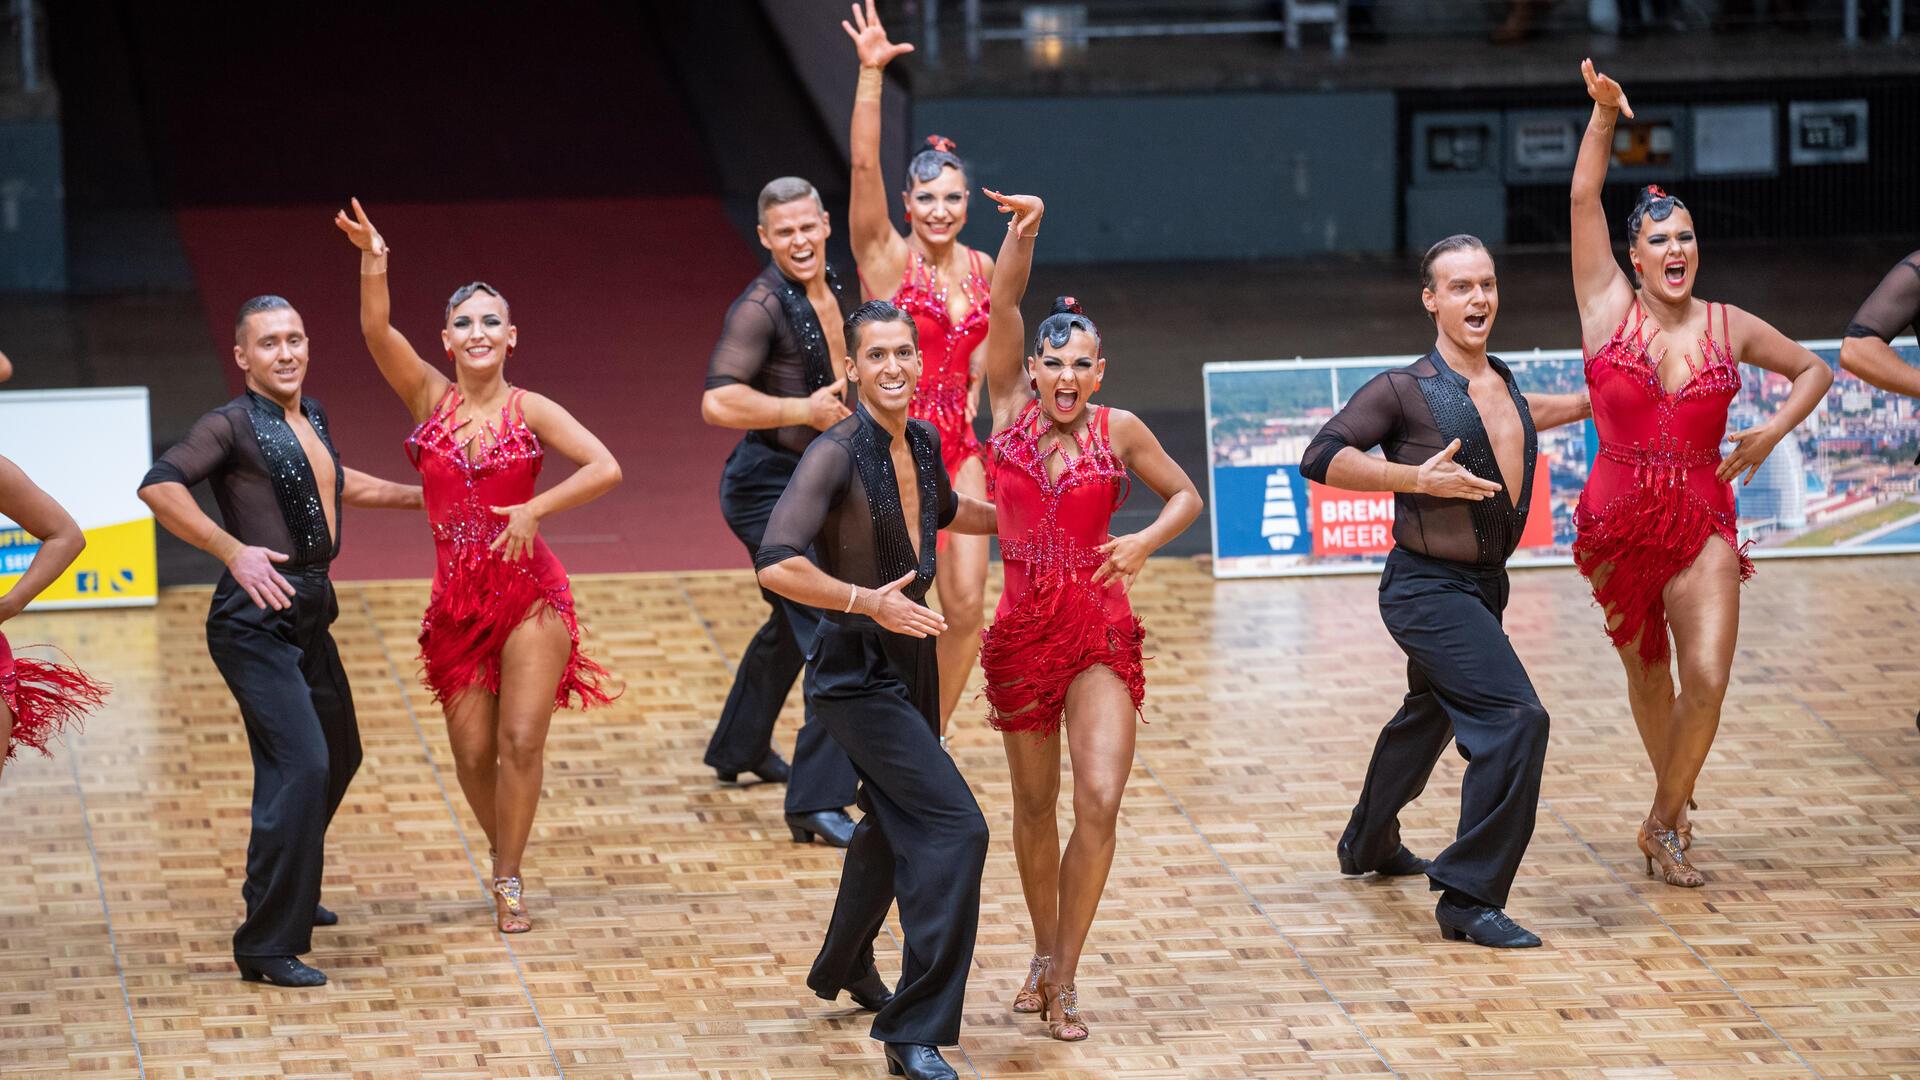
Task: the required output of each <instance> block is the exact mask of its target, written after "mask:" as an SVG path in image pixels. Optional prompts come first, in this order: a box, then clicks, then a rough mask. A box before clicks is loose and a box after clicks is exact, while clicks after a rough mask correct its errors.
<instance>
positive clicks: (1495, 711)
mask: <svg viewBox="0 0 1920 1080" xmlns="http://www.w3.org/2000/svg"><path fill="white" fill-rule="evenodd" d="M1507 591H1508V585H1507V571H1506V568H1505V567H1478V566H1469V565H1466V564H1463V563H1455V562H1449V561H1446V560H1443V559H1434V558H1429V557H1427V556H1424V555H1416V554H1414V553H1412V552H1409V551H1406V550H1403V549H1400V548H1395V549H1394V551H1393V553H1392V554H1390V555H1388V556H1387V565H1386V568H1385V569H1384V570H1382V571H1381V573H1380V617H1381V619H1383V620H1384V621H1385V622H1386V624H1387V632H1388V633H1390V634H1392V635H1393V640H1394V641H1395V642H1396V643H1398V644H1399V646H1400V648H1401V650H1402V651H1404V652H1405V653H1406V654H1407V696H1406V700H1405V702H1404V703H1402V704H1401V706H1400V711H1399V712H1398V713H1396V714H1394V717H1393V719H1392V720H1391V721H1389V722H1388V723H1387V726H1386V727H1385V728H1384V729H1382V730H1381V732H1380V739H1379V741H1378V742H1377V743H1375V744H1374V748H1373V760H1372V762H1371V763H1369V764H1368V766H1367V782H1366V786H1365V787H1364V788H1362V789H1361V792H1360V802H1359V804H1358V805H1356V806H1355V807H1354V808H1353V817H1352V819H1351V820H1349V822H1348V823H1347V832H1346V836H1345V838H1344V839H1343V840H1342V843H1344V844H1346V845H1347V847H1348V850H1349V851H1350V852H1351V853H1352V855H1353V858H1354V861H1355V862H1356V863H1358V865H1359V866H1360V868H1361V869H1362V870H1369V869H1372V868H1373V867H1375V866H1378V865H1379V864H1380V862H1381V861H1382V860H1384V859H1386V858H1387V857H1388V856H1389V855H1392V854H1393V852H1394V850H1395V849H1396V848H1398V847H1399V845H1400V820H1399V814H1400V809H1401V808H1402V807H1404V806H1406V805H1407V804H1408V803H1410V802H1412V801H1413V800H1414V799H1415V798H1416V797H1418V796H1419V794H1420V792H1421V791H1422V790H1423V789H1424V788H1425V787H1426V786H1427V778H1428V777H1429V776H1430V775H1432V773H1433V765H1434V762H1436V761H1438V760H1439V759H1440V755H1441V753H1443V752H1444V751H1445V750H1446V748H1447V741H1448V739H1449V738H1451V739H1453V740H1454V741H1455V742H1456V743H1457V744H1458V745H1459V748H1460V756H1461V757H1463V758H1465V759H1466V760H1467V771H1466V775H1465V776H1464V777H1463V778H1462V780H1461V783H1460V826H1459V829H1458V831H1457V832H1456V834H1455V838H1454V842H1453V843H1452V844H1451V845H1449V846H1448V847H1447V848H1446V850H1444V851H1442V852H1441V853H1440V854H1439V855H1438V856H1436V857H1435V858H1434V860H1433V865H1432V866H1431V867H1429V868H1428V870H1427V876H1428V877H1429V878H1431V879H1432V881H1433V887H1434V888H1435V889H1440V888H1451V889H1454V890H1457V891H1459V892H1462V893H1465V894H1467V895H1469V896H1472V897H1474V898H1475V899H1477V900H1479V901H1481V902H1483V903H1487V904H1492V905H1493V906H1495V907H1505V906H1506V903H1507V893H1508V891H1509V890H1510V889H1511V888H1512V887H1513V877H1514V874H1515V872H1517V871H1518V870H1519V868H1520V858H1521V856H1522V855H1524V854H1526V850H1527V842H1528V841H1529V840H1531V839H1532V838H1533V817H1534V810H1535V808H1536V806H1537V805H1538V803H1539V801H1540V770H1541V767H1542V766H1543V765H1544V764H1545V762H1546V756H1547V710H1546V709H1544V708H1542V707H1541V705H1540V698H1539V695H1537V694H1535V693H1534V691H1533V683H1532V681H1531V680H1529V679H1528V678H1527V672H1526V669H1525V668H1523V667H1521V666H1520V658H1519V657H1518V656H1516V655H1514V651H1513V644H1512V642H1510V641H1509V640H1508V639H1507V634H1506V631H1505V630H1504V629H1502V628H1501V625H1500V617H1501V614H1502V613H1503V612H1504V611H1505V610H1506V607H1507Z"/></svg>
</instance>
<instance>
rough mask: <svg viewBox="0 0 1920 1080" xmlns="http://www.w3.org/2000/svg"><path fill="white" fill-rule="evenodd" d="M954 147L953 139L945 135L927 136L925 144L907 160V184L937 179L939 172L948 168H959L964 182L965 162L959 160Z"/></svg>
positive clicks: (965, 180)
mask: <svg viewBox="0 0 1920 1080" xmlns="http://www.w3.org/2000/svg"><path fill="white" fill-rule="evenodd" d="M955 149H956V148H955V146H954V144H953V140H952V139H949V138H947V137H946V136H945V135H929V136H927V143H926V145H925V146H923V147H921V148H920V150H919V151H918V152H917V153H915V154H914V155H913V159H912V160H910V161H908V162H907V182H908V184H909V185H912V184H916V183H918V184H924V183H927V182H928V181H930V180H938V179H939V178H940V174H941V172H943V171H944V170H946V169H950V168H951V169H959V170H960V180H961V182H962V183H963V184H965V183H966V182H967V163H966V162H964V161H961V160H960V155H959V154H956V153H954V150H955Z"/></svg>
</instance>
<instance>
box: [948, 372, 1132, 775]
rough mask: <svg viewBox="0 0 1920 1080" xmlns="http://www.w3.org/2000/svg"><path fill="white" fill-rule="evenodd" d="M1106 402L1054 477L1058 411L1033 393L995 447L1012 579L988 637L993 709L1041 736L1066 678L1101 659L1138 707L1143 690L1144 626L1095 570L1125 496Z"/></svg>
mask: <svg viewBox="0 0 1920 1080" xmlns="http://www.w3.org/2000/svg"><path fill="white" fill-rule="evenodd" d="M1107 416H1108V410H1107V409H1106V408H1104V407H1099V408H1095V409H1094V412H1093V416H1092V418H1091V420H1090V421H1089V423H1088V424H1087V433H1086V436H1085V438H1084V441H1081V442H1080V444H1079V452H1078V453H1076V454H1074V455H1073V457H1072V458H1071V460H1068V461H1066V462H1065V463H1064V464H1063V467H1062V468H1061V470H1060V476H1059V478H1058V479H1055V480H1049V479H1048V478H1047V458H1048V457H1051V456H1052V455H1053V454H1055V453H1062V454H1064V453H1065V451H1064V450H1062V449H1061V447H1060V446H1059V445H1058V444H1056V445H1055V446H1054V447H1053V449H1051V450H1049V451H1047V453H1046V454H1044V455H1043V454H1042V453H1041V452H1040V437H1041V435H1043V434H1044V433H1045V431H1046V429H1047V428H1048V427H1049V426H1051V422H1050V421H1049V420H1048V419H1047V417H1046V415H1045V414H1044V413H1042V412H1041V410H1040V403H1039V402H1037V401H1036V402H1034V403H1032V404H1030V405H1028V406H1027V408H1026V411H1025V412H1023V413H1021V414H1020V419H1019V420H1018V421H1017V422H1015V423H1014V424H1013V425H1012V426H1011V427H1008V428H1006V429H1005V430H1003V431H1001V432H1000V433H999V434H998V435H995V436H994V437H993V442H992V445H991V447H990V449H989V450H988V452H987V490H988V492H990V493H991V495H992V497H993V501H994V505H995V507H997V508H998V511H999V517H1000V529H999V531H1000V555H1001V558H1002V559H1003V560H1004V561H1005V564H1006V565H1005V570H1006V588H1005V590H1004V591H1002V592H1001V594H1000V608H999V610H998V611H996V612H995V613H994V619H993V625H992V626H991V627H989V628H988V629H987V631H986V633H985V634H984V635H983V636H982V638H981V642H980V669H981V671H983V672H985V673H986V677H987V691H986V693H987V704H988V706H989V712H988V715H987V720H988V722H989V723H991V724H992V725H993V726H994V727H995V728H997V729H999V730H1001V731H1031V732H1034V733H1036V734H1039V735H1041V736H1042V737H1045V736H1049V735H1052V734H1053V733H1054V732H1056V731H1058V730H1059V729H1060V721H1061V716H1062V714H1063V713H1064V712H1065V709H1066V701H1067V687H1068V686H1070V685H1071V684H1072V683H1073V680H1074V679H1075V678H1077V677H1078V676H1079V674H1080V673H1081V672H1083V671H1085V670H1087V669H1088V668H1091V667H1093V666H1095V665H1096V664H1104V665H1106V666H1107V667H1109V668H1111V669H1112V670H1113V673H1114V674H1115V675H1118V676H1119V677H1120V681H1121V682H1123V683H1125V684H1126V686H1127V692H1128V693H1129V694H1130V695H1132V697H1133V707H1134V710H1135V711H1136V712H1137V711H1139V709H1140V705H1141V702H1142V701H1143V700H1145V698H1146V693H1147V679H1146V672H1145V670H1144V668H1143V667H1142V664H1141V656H1140V643H1141V640H1142V639H1143V638H1144V637H1145V636H1146V630H1145V628H1144V627H1143V626H1142V625H1141V623H1140V620H1139V619H1138V618H1136V617H1135V616H1134V614H1133V607H1132V605H1131V604H1129V603H1128V602H1127V594H1126V590H1125V589H1123V588H1121V586H1120V584H1119V583H1118V582H1109V583H1108V584H1106V585H1104V586H1099V585H1095V584H1093V583H1092V582H1091V581H1090V580H1089V577H1090V576H1091V575H1092V573H1093V571H1094V570H1096V569H1098V568H1099V567H1100V565H1101V564H1102V563H1104V562H1106V556H1104V555H1102V554H1100V552H1099V551H1098V550H1097V549H1098V548H1099V546H1100V545H1101V544H1104V543H1106V542H1107V540H1108V539H1109V538H1110V537H1109V534H1108V531H1107V527H1108V525H1109V524H1110V523H1111V522H1112V520H1113V512H1114V511H1115V510H1117V509H1119V508H1120V504H1121V503H1123V502H1125V501H1126V498H1127V487H1128V480H1127V469H1126V466H1125V465H1123V464H1121V462H1120V459H1119V457H1118V456H1116V455H1115V454H1114V452H1113V443H1112V441H1111V440H1110V438H1109V436H1108V432H1107Z"/></svg>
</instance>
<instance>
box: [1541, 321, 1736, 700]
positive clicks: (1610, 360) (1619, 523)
mask: <svg viewBox="0 0 1920 1080" xmlns="http://www.w3.org/2000/svg"><path fill="white" fill-rule="evenodd" d="M1715 307H1718V308H1719V309H1720V327H1721V333H1722V339H1723V340H1721V341H1716V340H1714V336H1713V320H1714V308H1715ZM1726 318H1727V315H1726V306H1725V305H1709V306H1708V308H1707V336H1706V338H1705V340H1703V341H1701V342H1700V356H1701V364H1700V366H1699V367H1697V368H1693V369H1691V371H1690V372H1689V373H1688V375H1687V379H1686V381H1685V382H1683V383H1681V384H1680V388H1679V390H1677V391H1675V392H1673V393H1668V392H1667V390H1666V388H1665V387H1664V386H1663V385H1662V384H1661V382H1660V373H1659V365H1658V362H1657V361H1656V360H1655V359H1654V357H1653V356H1652V354H1651V353H1650V352H1649V351H1648V348H1647V343H1646V342H1644V341H1642V340H1641V337H1640V333H1641V330H1642V328H1643V327H1644V325H1645V323H1646V321H1647V320H1646V315H1645V314H1644V313H1643V312H1642V311H1641V309H1640V302H1639V301H1638V300H1635V301H1634V304H1633V309H1632V310H1631V311H1630V312H1628V314H1627V316H1626V318H1623V319H1622V320H1621V321H1620V327H1619V329H1617V330H1615V331H1614V333H1613V337H1612V338H1611V339H1610V340H1609V341H1608V342H1607V343H1606V345H1605V346H1604V347H1603V348H1601V349H1600V351H1598V352H1596V353H1594V354H1592V355H1591V356H1589V357H1587V360H1586V376H1587V390H1588V393H1589V395H1590V396H1591V398H1592V400H1593V423H1594V426H1595V427H1596V428H1598V429H1599V433H1600V454H1599V456H1598V457H1597V458H1595V459H1594V463H1593V472H1592V474H1591V475H1589V476H1588V477H1587V486H1586V487H1585V488H1584V489H1583V490H1582V491H1581V492H1580V503H1579V505H1578V506H1577V507H1576V508H1575V510H1574V524H1575V526H1576V528H1577V529H1578V533H1579V535H1578V539H1576V540H1575V541H1574V544H1573V558H1574V561H1575V562H1576V563H1577V564H1578V565H1579V567H1580V572H1581V573H1582V574H1585V575H1586V576H1587V579H1588V580H1589V581H1591V580H1592V579H1593V575H1594V571H1595V570H1597V569H1599V568H1601V567H1612V570H1611V571H1610V572H1609V574H1608V575H1607V579H1606V584H1604V585H1602V586H1600V587H1597V588H1595V589H1594V591H1593V598H1594V599H1595V600H1596V601H1598V602H1599V604H1600V606H1601V608H1602V609H1604V610H1606V611H1608V612H1610V613H1612V614H1615V615H1618V616H1619V617H1620V622H1619V625H1617V626H1615V627H1614V628H1613V629H1611V630H1608V631H1607V634H1608V636H1609V637H1611V638H1612V639H1613V644H1614V647H1615V648H1625V647H1626V646H1627V645H1628V644H1629V643H1631V642H1632V641H1633V639H1634V637H1635V636H1636V635H1638V636H1639V637H1640V657H1641V659H1642V660H1644V661H1645V662H1647V663H1649V664H1661V663H1665V662H1666V660H1667V655H1668V645H1667V610H1666V603H1665V601H1664V600H1663V599H1662V597H1661V592H1662V590H1663V589H1665V588H1666V584H1667V582H1668V581H1670V580H1672V578H1673V576H1674V575H1675V574H1677V573H1679V572H1680V571H1682V570H1684V569H1686V568H1687V567H1688V566H1690V565H1692V563H1693V560H1694V559H1695V558H1697V557H1698V556H1699V554H1700V550H1701V548H1703V547H1704V546H1705V545H1706V543H1707V541H1708V540H1710V539H1712V538H1713V537H1715V536H1719V537H1720V538H1722V539H1724V540H1725V541H1726V542H1727V543H1728V544H1730V545H1732V546H1733V548H1734V550H1735V552H1736V553H1737V554H1738V555H1739V558H1740V580H1742V581H1745V580H1746V579H1747V578H1750V577H1752V576H1753V560H1751V559H1749V558H1748V557H1747V547H1748V546H1751V541H1749V542H1748V544H1746V545H1743V544H1741V543H1740V542H1739V531H1738V529H1737V527H1736V525H1735V521H1734V499H1733V485H1732V484H1731V483H1728V482H1726V481H1723V480H1721V479H1719V478H1718V477H1717V476H1716V475H1715V471H1716V470H1717V469H1718V468H1719V467H1720V440H1721V438H1722V437H1723V436H1724V435H1725V434H1726V431H1727V407H1728V406H1729V405H1730V404H1732V402H1733V399H1734V396H1735V395H1737V394H1738V393H1739V392H1740V372H1739V369H1738V368H1737V367H1736V365H1735V363H1734V359H1733V356H1732V355H1731V354H1730V353H1729V352H1728V351H1727V346H1726V344H1725V342H1724V338H1725V336H1726V325H1727V323H1726ZM1629 323H1631V324H1632V325H1631V326H1629V325H1628V324H1629ZM1655 333H1656V334H1657V333H1658V330H1656V331H1655ZM1642 631H1645V632H1644V633H1642Z"/></svg>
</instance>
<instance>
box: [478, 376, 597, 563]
mask: <svg viewBox="0 0 1920 1080" xmlns="http://www.w3.org/2000/svg"><path fill="white" fill-rule="evenodd" d="M520 411H521V414H522V415H524V416H525V417H526V419H527V427H528V428H530V429H532V431H533V434H534V435H535V437H537V438H538V439H539V440H540V441H541V442H543V443H545V444H546V445H548V446H551V447H552V448H553V449H554V450H555V451H557V452H558V453H559V454H560V456H561V457H564V458H566V459H567V460H568V461H571V462H573V463H574V464H575V465H578V466H579V468H577V469H575V470H574V472H573V475H572V476H569V477H567V478H566V479H565V480H562V481H560V482H559V483H558V484H555V485H554V486H552V487H550V488H548V489H547V490H545V491H543V492H541V493H540V494H538V495H535V496H534V497H533V498H531V499H528V500H527V501H526V502H523V503H515V504H513V505H512V506H495V507H490V509H491V510H492V511H493V512H494V513H496V514H499V515H500V516H501V517H504V518H506V519H507V527H506V528H505V529H502V530H501V531H500V535H498V536H496V537H494V538H493V543H492V544H491V545H489V546H490V548H491V549H492V550H494V551H498V552H500V553H501V555H502V556H503V557H504V558H506V559H507V560H508V561H513V560H515V559H519V558H522V557H524V556H526V555H528V554H530V553H531V552H532V551H533V540H534V537H535V536H536V535H538V534H539V532H540V519H541V518H544V517H546V516H547V515H549V514H557V513H559V512H560V511H562V510H571V509H573V508H574V507H576V506H582V505H585V504H586V503H590V502H592V501H593V500H595V499H597V498H599V497H600V496H602V495H605V494H606V493H607V492H609V491H612V490H613V488H614V485H616V484H618V483H619V482H620V463H619V462H617V461H615V460H614V459H613V451H611V450H608V449H607V445H606V444H605V443H603V442H601V441H600V440H599V438H598V437H597V436H595V435H594V433H593V432H591V431H588V430H587V426H586V425H585V424H582V423H581V422H580V421H578V420H575V419H574V418H573V414H572V413H570V412H568V411H567V410H565V409H563V408H561V407H560V406H559V405H557V404H555V403H554V402H553V401H552V400H550V399H548V398H546V397H543V396H541V395H539V394H527V395H525V396H524V397H522V398H521V399H520Z"/></svg>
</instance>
